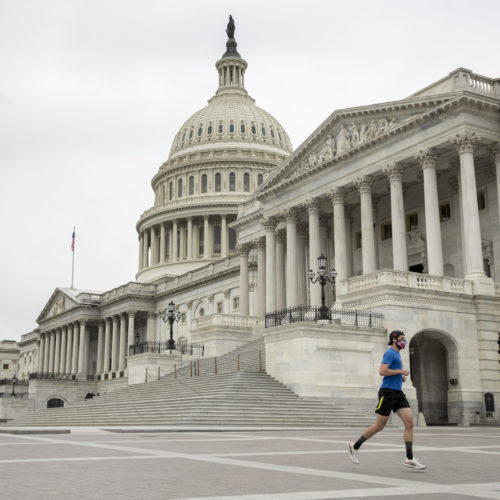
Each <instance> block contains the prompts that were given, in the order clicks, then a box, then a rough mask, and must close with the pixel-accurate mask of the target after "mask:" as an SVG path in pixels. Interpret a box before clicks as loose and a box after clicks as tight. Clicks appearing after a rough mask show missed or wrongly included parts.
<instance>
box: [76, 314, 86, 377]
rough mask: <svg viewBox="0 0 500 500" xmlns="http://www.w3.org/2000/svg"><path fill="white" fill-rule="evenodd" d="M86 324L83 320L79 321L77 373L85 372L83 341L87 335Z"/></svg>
mask: <svg viewBox="0 0 500 500" xmlns="http://www.w3.org/2000/svg"><path fill="white" fill-rule="evenodd" d="M86 326H87V324H86V322H85V321H84V320H82V321H80V346H79V348H78V374H80V375H86V373H85V341H86V336H87V327H86Z"/></svg>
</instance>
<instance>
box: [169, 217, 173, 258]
mask: <svg viewBox="0 0 500 500" xmlns="http://www.w3.org/2000/svg"><path fill="white" fill-rule="evenodd" d="M173 260H174V229H173V224H172V225H170V227H169V228H168V261H169V262H173Z"/></svg>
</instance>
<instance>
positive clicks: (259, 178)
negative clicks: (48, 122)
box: [257, 174, 264, 186]
mask: <svg viewBox="0 0 500 500" xmlns="http://www.w3.org/2000/svg"><path fill="white" fill-rule="evenodd" d="M263 182H264V176H263V175H262V174H259V175H258V176H257V186H260V185H261V184H262V183H263Z"/></svg>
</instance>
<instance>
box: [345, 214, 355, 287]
mask: <svg viewBox="0 0 500 500" xmlns="http://www.w3.org/2000/svg"><path fill="white" fill-rule="evenodd" d="M344 214H345V235H346V247H347V277H348V278H350V277H351V276H352V273H353V271H352V268H353V262H352V209H351V208H350V207H346V206H345V205H344Z"/></svg>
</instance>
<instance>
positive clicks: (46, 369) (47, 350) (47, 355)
mask: <svg viewBox="0 0 500 500" xmlns="http://www.w3.org/2000/svg"><path fill="white" fill-rule="evenodd" d="M43 336H44V338H45V345H44V349H43V371H44V373H49V358H50V332H44V334H43Z"/></svg>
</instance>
